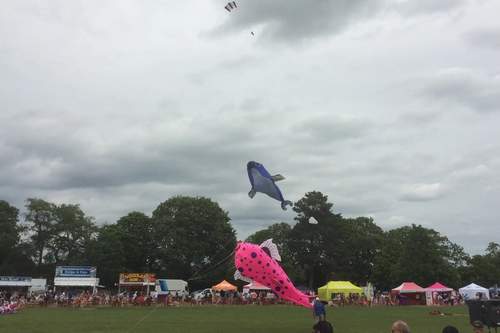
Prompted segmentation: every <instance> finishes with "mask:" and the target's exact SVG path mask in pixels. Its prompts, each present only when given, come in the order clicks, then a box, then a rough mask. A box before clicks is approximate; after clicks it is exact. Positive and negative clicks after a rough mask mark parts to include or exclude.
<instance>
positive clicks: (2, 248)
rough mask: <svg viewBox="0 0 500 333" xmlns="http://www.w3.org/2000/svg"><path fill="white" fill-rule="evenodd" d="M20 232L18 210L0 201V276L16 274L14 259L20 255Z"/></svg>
mask: <svg viewBox="0 0 500 333" xmlns="http://www.w3.org/2000/svg"><path fill="white" fill-rule="evenodd" d="M21 232H22V228H21V226H20V225H19V209H17V208H16V207H14V206H11V205H10V204H9V203H8V202H7V201H4V200H0V275H1V274H5V275H13V274H15V273H16V269H15V263H16V261H17V260H16V259H18V258H19V255H20V254H21V253H20V248H19V240H20V234H21Z"/></svg>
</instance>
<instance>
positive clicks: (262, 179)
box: [247, 161, 293, 210]
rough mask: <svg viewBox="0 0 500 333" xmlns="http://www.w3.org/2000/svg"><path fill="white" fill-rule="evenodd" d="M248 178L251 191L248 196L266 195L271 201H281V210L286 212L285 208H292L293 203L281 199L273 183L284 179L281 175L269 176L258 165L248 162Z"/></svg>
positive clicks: (281, 196) (262, 167)
mask: <svg viewBox="0 0 500 333" xmlns="http://www.w3.org/2000/svg"><path fill="white" fill-rule="evenodd" d="M247 172H248V178H249V179H250V184H251V185H252V189H251V190H250V192H248V196H249V197H250V198H253V197H254V196H255V194H256V193H257V192H261V193H264V194H267V195H268V196H270V197H271V198H273V199H276V200H278V201H281V209H283V210H286V206H293V203H292V202H291V201H289V200H285V199H284V198H283V194H281V191H280V189H279V187H278V186H277V185H276V184H275V182H277V181H280V180H283V179H285V177H283V176H282V175H280V174H278V175H274V176H271V175H270V174H269V172H267V170H266V168H264V166H263V165H262V164H261V163H259V162H254V161H250V162H248V163H247Z"/></svg>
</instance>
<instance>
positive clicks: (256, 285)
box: [243, 282, 271, 293]
mask: <svg viewBox="0 0 500 333" xmlns="http://www.w3.org/2000/svg"><path fill="white" fill-rule="evenodd" d="M250 290H271V288H268V287H266V286H264V285H262V284H260V283H257V282H255V283H250V284H247V285H246V286H243V292H244V293H248V292H250Z"/></svg>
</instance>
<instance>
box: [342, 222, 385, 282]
mask: <svg viewBox="0 0 500 333" xmlns="http://www.w3.org/2000/svg"><path fill="white" fill-rule="evenodd" d="M344 225H345V229H346V233H345V240H346V242H345V243H346V245H347V247H348V249H349V252H350V253H349V266H350V267H351V269H350V273H349V276H346V278H347V279H348V280H350V281H351V282H353V283H355V284H364V283H366V282H368V281H370V279H371V278H372V275H373V269H374V266H375V258H376V256H377V255H378V254H379V253H380V251H381V249H382V242H383V239H384V231H383V230H382V228H380V227H379V226H378V225H376V224H375V223H374V222H373V219H372V218H371V217H357V218H349V219H344Z"/></svg>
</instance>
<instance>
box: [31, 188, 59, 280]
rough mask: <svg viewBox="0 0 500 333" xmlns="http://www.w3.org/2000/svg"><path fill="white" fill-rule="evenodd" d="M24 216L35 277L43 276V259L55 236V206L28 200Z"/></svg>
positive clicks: (41, 200) (40, 201)
mask: <svg viewBox="0 0 500 333" xmlns="http://www.w3.org/2000/svg"><path fill="white" fill-rule="evenodd" d="M25 207H26V209H27V212H26V213H25V214H24V218H25V221H26V222H27V228H28V232H29V234H30V236H29V241H28V245H29V250H30V252H29V254H30V256H31V258H32V260H33V263H34V264H35V265H36V269H37V275H38V276H41V275H43V274H42V273H43V268H44V267H43V263H44V261H43V258H44V255H45V254H46V251H47V250H48V248H49V245H50V243H51V242H52V240H53V239H54V236H55V235H56V223H57V219H56V214H55V212H56V209H57V206H56V205H55V204H53V203H50V202H47V201H45V200H43V199H38V198H28V199H26V205H25Z"/></svg>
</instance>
